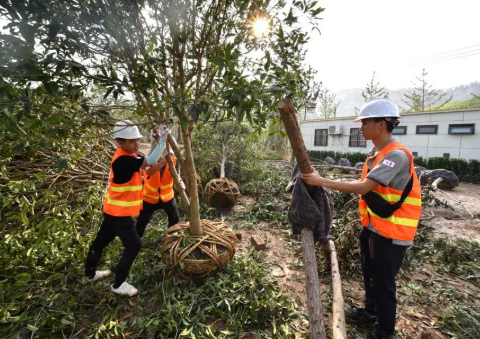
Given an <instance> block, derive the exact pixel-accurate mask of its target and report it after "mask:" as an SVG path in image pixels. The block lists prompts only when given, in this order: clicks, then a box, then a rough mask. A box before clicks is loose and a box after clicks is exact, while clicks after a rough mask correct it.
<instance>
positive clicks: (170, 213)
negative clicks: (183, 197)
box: [136, 199, 180, 238]
mask: <svg viewBox="0 0 480 339" xmlns="http://www.w3.org/2000/svg"><path fill="white" fill-rule="evenodd" d="M158 209H163V210H164V211H165V212H166V213H167V217H168V226H173V225H175V224H178V222H179V221H180V215H179V214H178V207H177V204H176V203H175V199H171V200H170V201H167V202H163V201H162V200H161V199H159V200H158V202H157V203H156V204H150V203H148V202H146V201H143V209H142V210H141V211H140V215H139V216H138V219H137V224H136V228H137V233H138V235H139V236H140V238H141V237H143V233H144V232H145V228H146V227H147V224H148V222H149V221H150V218H151V217H152V214H153V213H154V212H155V211H156V210H158Z"/></svg>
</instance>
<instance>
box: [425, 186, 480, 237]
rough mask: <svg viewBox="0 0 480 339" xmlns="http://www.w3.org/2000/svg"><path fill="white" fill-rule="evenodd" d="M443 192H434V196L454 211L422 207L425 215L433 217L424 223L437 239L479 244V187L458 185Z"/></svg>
mask: <svg viewBox="0 0 480 339" xmlns="http://www.w3.org/2000/svg"><path fill="white" fill-rule="evenodd" d="M443 192H445V193H446V194H445V193H442V192H435V193H434V195H435V197H436V198H437V199H440V200H445V201H446V202H447V203H449V204H450V205H451V206H452V207H453V208H454V210H453V211H452V210H449V209H446V208H443V207H428V206H424V207H423V208H424V210H425V214H426V215H429V214H430V215H431V213H432V212H433V213H434V215H435V217H434V218H433V219H431V220H425V221H424V223H425V224H426V225H428V226H431V227H433V229H434V233H435V235H436V236H437V237H446V238H463V239H466V240H470V241H476V242H479V243H480V185H474V184H465V183H460V185H459V186H458V187H455V188H454V189H453V190H451V191H443ZM447 194H448V195H450V196H448V195H447ZM457 201H459V202H461V204H459V203H458V202H457ZM467 209H468V211H470V212H471V213H472V214H473V218H472V216H471V214H470V213H469V212H468V211H467Z"/></svg>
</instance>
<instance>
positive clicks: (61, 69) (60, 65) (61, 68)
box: [55, 60, 67, 74]
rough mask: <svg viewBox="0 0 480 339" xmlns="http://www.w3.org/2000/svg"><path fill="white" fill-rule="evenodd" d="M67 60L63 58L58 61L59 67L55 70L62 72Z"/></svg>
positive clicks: (58, 72)
mask: <svg viewBox="0 0 480 339" xmlns="http://www.w3.org/2000/svg"><path fill="white" fill-rule="evenodd" d="M66 64H67V62H66V61H65V60H61V61H59V62H58V63H57V69H56V70H55V74H60V72H61V71H63V69H64V68H65V65H66Z"/></svg>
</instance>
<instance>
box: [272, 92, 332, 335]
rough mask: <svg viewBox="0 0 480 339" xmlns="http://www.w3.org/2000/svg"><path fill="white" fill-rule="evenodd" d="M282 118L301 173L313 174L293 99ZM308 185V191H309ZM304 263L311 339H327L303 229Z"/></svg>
mask: <svg viewBox="0 0 480 339" xmlns="http://www.w3.org/2000/svg"><path fill="white" fill-rule="evenodd" d="M278 110H279V111H280V117H281V118H282V122H283V124H284V125H285V131H286V132H287V135H288V139H289V140H290V144H291V145H292V149H293V153H294V154H295V157H296V158H297V164H298V167H299V169H300V172H301V173H312V172H313V168H312V166H311V164H310V160H309V158H308V153H307V149H306V148H305V143H304V142H303V137H302V134H301V133H300V128H299V127H298V122H297V119H296V116H295V108H294V107H293V101H292V99H285V100H282V101H280V102H279V103H278ZM308 187H309V186H308V185H307V189H308ZM302 247H303V261H304V266H305V276H306V278H307V282H306V290H307V307H308V321H309V323H310V338H311V339H325V338H326V337H327V336H326V333H325V325H324V323H323V306H322V302H321V300H320V283H319V280H318V270H317V260H316V258H315V244H314V242H313V232H312V230H310V229H307V228H303V229H302Z"/></svg>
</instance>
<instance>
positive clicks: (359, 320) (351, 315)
mask: <svg viewBox="0 0 480 339" xmlns="http://www.w3.org/2000/svg"><path fill="white" fill-rule="evenodd" d="M345 316H346V318H347V321H348V322H350V323H355V324H363V325H368V326H373V325H375V322H376V321H377V317H376V316H374V315H370V314H368V313H367V311H365V309H364V308H352V309H349V310H346V311H345ZM369 339H370V338H369ZM372 339H376V338H375V337H374V338H372Z"/></svg>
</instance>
